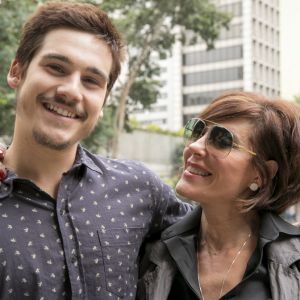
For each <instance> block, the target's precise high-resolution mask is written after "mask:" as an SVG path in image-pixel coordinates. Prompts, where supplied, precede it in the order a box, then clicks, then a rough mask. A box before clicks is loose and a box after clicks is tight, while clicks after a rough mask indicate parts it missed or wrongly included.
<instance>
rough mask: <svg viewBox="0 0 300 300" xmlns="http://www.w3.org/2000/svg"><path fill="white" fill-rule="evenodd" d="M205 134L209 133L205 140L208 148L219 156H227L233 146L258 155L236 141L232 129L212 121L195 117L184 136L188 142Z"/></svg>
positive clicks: (185, 129)
mask: <svg viewBox="0 0 300 300" xmlns="http://www.w3.org/2000/svg"><path fill="white" fill-rule="evenodd" d="M206 123H211V124H212V126H208V125H207V124H206ZM205 134H207V136H206V140H205V147H206V150H207V151H209V152H210V153H211V154H213V155H214V156H216V157H218V158H225V157H227V156H228V154H229V153H230V152H231V150H232V149H233V148H236V149H239V150H243V151H246V152H248V153H249V154H251V155H256V153H255V152H253V151H251V150H249V149H247V148H245V147H244V146H242V145H239V144H237V143H235V142H234V136H233V133H232V132H231V131H229V130H228V129H227V128H225V127H223V126H221V125H219V124H217V123H214V122H212V121H207V120H203V119H200V118H193V119H191V120H189V121H188V122H187V124H186V125H185V127H184V138H185V140H186V142H188V143H190V142H195V141H197V140H198V139H200V138H201V137H203V136H204V135H205Z"/></svg>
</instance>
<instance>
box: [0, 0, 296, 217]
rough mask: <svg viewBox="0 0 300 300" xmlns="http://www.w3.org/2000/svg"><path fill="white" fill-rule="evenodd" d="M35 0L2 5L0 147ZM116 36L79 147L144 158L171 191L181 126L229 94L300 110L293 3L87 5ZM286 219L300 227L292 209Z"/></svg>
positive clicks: (223, 0) (199, 0) (6, 135)
mask: <svg viewBox="0 0 300 300" xmlns="http://www.w3.org/2000/svg"><path fill="white" fill-rule="evenodd" d="M43 2H45V1H42V0H18V1H17V0H0V28H1V31H0V140H1V141H3V142H5V143H7V144H9V143H10V140H11V136H12V132H13V120H14V114H15V96H14V93H13V91H12V90H10V89H9V88H8V86H7V83H6V73H7V70H8V67H9V64H10V61H11V59H12V58H13V57H14V54H15V50H16V45H17V43H18V39H19V34H20V28H21V26H22V24H23V23H24V20H25V19H26V16H28V14H29V13H30V12H31V11H33V10H34V8H35V7H36V6H37V5H39V4H41V3H43ZM77 2H89V3H93V4H95V5H99V6H100V7H101V8H102V9H103V10H105V11H106V12H107V13H108V14H109V15H110V17H111V18H113V19H114V22H115V24H116V25H117V27H118V28H119V30H120V31H121V32H122V33H123V36H124V39H125V40H126V43H127V47H126V51H127V58H126V62H125V64H124V66H123V72H122V74H121V76H120V79H119V80H118V82H117V83H116V86H115V88H114V89H113V92H112V93H111V96H110V98H109V101H108V104H107V105H106V107H105V110H104V118H103V119H102V120H101V122H100V123H99V124H97V126H96V128H95V130H94V131H93V133H92V134H91V136H90V137H89V138H88V139H86V140H85V141H84V145H85V147H87V148H88V149H90V150H91V151H93V152H97V153H101V154H103V155H105V156H107V157H112V158H128V159H136V160H141V161H143V162H144V163H145V164H146V165H147V166H148V167H149V168H151V169H152V170H153V171H155V172H156V173H157V174H159V176H160V177H161V178H162V179H163V180H164V181H165V182H167V183H168V184H170V185H172V186H174V185H175V183H176V180H177V178H178V174H179V173H180V167H181V164H182V159H181V154H182V150H183V147H184V146H183V142H182V133H183V129H182V128H183V126H184V124H185V122H186V121H187V120H188V119H190V118H191V117H194V116H196V115H197V114H198V113H199V112H200V111H201V110H202V109H203V108H204V107H205V105H207V104H208V103H209V102H210V101H211V100H212V99H213V98H214V97H215V96H217V95H219V94H220V93H222V92H224V91H227V90H245V91H254V92H259V93H262V94H264V95H266V96H268V97H270V98H277V97H283V98H284V99H286V100H287V101H294V102H295V103H296V104H299V105H300V76H299V75H298V72H299V71H298V67H299V68H300V55H299V53H300V41H299V39H298V35H297V32H296V31H297V30H299V28H300V18H299V12H300V1H298V0H281V1H280V0H196V1H180V0H165V1H161V0H138V1H137V0H136V1H133V0H107V1H105V0H103V1H101V0H99V1H97V0H94V1H77ZM284 217H285V218H286V219H288V220H289V221H291V222H294V221H300V205H298V206H294V207H292V208H290V209H289V210H288V211H287V212H286V213H285V214H284Z"/></svg>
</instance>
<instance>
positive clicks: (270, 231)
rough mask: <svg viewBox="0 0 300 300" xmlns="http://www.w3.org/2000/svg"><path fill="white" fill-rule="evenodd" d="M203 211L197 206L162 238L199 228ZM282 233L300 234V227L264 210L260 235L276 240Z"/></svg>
mask: <svg viewBox="0 0 300 300" xmlns="http://www.w3.org/2000/svg"><path fill="white" fill-rule="evenodd" d="M201 211H202V209H201V207H200V206H197V207H196V208H195V209H194V210H193V211H192V212H190V213H189V214H188V215H186V216H185V217H184V218H183V219H182V220H181V221H179V222H177V223H175V224H174V225H172V226H170V227H169V228H167V229H166V230H165V231H164V232H163V234H162V240H167V239H168V238H171V237H173V236H177V235H181V234H184V233H185V232H188V231H190V230H193V229H195V228H198V227H199V224H200V219H201ZM280 234H284V235H290V236H298V235H299V236H300V228H299V227H296V226H293V225H291V224H290V223H288V222H286V221H285V220H283V219H282V218H281V217H279V216H278V215H276V214H274V213H272V212H269V211H263V212H262V213H261V225H260V237H261V238H262V239H265V240H266V241H274V240H276V239H277V238H278V237H279V235H280Z"/></svg>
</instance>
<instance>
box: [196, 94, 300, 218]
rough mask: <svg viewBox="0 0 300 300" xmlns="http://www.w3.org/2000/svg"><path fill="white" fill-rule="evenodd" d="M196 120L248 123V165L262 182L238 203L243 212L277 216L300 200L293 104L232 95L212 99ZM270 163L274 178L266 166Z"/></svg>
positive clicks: (299, 147) (299, 144)
mask: <svg viewBox="0 0 300 300" xmlns="http://www.w3.org/2000/svg"><path fill="white" fill-rule="evenodd" d="M200 117H201V118H203V119H208V120H210V121H214V122H224V121H229V120H237V119H241V120H248V121H249V122H250V123H251V124H252V131H251V132H249V142H250V145H251V148H252V150H253V151H254V152H255V153H256V154H257V155H256V156H253V158H252V163H253V165H254V167H255V168H256V170H257V171H258V172H259V175H260V177H261V179H262V186H261V187H260V189H259V190H258V191H257V192H255V193H252V194H250V195H249V197H247V198H246V199H239V206H240V207H241V209H242V210H244V211H249V210H252V209H255V210H268V211H273V212H275V213H277V214H279V213H282V212H283V211H284V210H285V209H286V208H288V207H289V206H291V205H293V204H295V203H297V202H298V201H299V198H300V180H299V176H300V123H299V122H300V111H299V108H298V107H297V106H296V105H294V104H293V103H291V102H289V101H286V100H282V99H274V100H273V99H268V98H266V97H264V96H262V95H259V94H255V93H250V92H239V91H237V92H236V91H232V92H228V93H225V94H222V95H220V96H219V97H217V98H215V99H214V100H213V101H212V102H211V103H210V104H209V105H208V106H207V107H206V108H205V109H204V110H203V111H202V112H201V113H200ZM268 160H274V161H276V162H277V164H278V171H277V173H276V175H275V177H274V178H272V175H271V174H270V172H269V169H268V167H267V164H266V162H267V161H268Z"/></svg>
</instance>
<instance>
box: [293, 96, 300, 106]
mask: <svg viewBox="0 0 300 300" xmlns="http://www.w3.org/2000/svg"><path fill="white" fill-rule="evenodd" d="M294 101H295V103H296V104H297V105H298V106H300V95H296V96H294Z"/></svg>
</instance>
